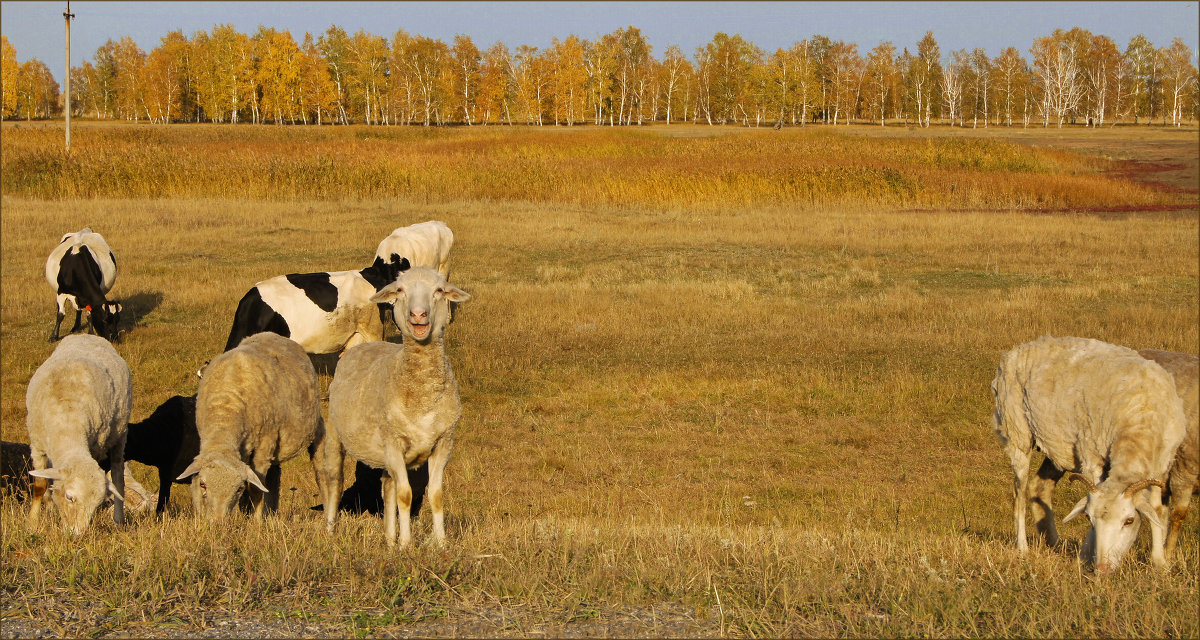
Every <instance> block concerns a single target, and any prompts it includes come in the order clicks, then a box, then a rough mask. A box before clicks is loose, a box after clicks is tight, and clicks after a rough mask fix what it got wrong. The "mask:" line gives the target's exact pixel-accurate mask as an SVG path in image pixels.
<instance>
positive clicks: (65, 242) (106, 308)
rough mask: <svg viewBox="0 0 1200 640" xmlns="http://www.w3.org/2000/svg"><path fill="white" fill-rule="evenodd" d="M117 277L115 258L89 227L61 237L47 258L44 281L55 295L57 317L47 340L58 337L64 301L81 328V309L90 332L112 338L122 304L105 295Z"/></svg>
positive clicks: (77, 326)
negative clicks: (86, 319) (73, 308)
mask: <svg viewBox="0 0 1200 640" xmlns="http://www.w3.org/2000/svg"><path fill="white" fill-rule="evenodd" d="M116 279H117V258H116V256H114V255H113V252H112V250H111V249H109V248H108V243H106V242H105V241H104V238H103V237H101V235H100V234H98V233H95V232H93V231H92V229H91V227H87V228H84V229H82V230H81V231H77V232H75V233H68V234H66V235H64V236H63V237H62V240H60V241H59V243H58V246H57V247H55V248H54V251H51V252H50V257H49V258H47V259H46V282H49V283H50V286H51V287H54V293H55V294H56V296H57V301H56V304H57V316H56V318H55V320H54V331H53V332H52V333H51V334H50V341H51V342H54V341H55V340H58V339H59V335H58V332H59V328H60V327H61V326H62V321H63V318H64V317H65V316H66V303H67V302H68V301H69V302H70V303H71V305H72V306H74V307H75V326H73V327H71V332H72V333H73V332H75V331H78V330H79V329H80V324H81V323H80V321H81V319H82V315H83V312H84V311H87V312H88V321H89V323H90V329H91V331H93V332H95V333H96V335H99V336H100V337H102V338H104V339H106V340H112V339H113V338H114V337H116V334H117V325H118V324H119V323H120V320H121V305H120V304H118V303H116V302H109V301H108V299H107V298H106V297H105V296H106V295H107V294H108V292H109V291H111V290H112V286H113V282H114V281H116Z"/></svg>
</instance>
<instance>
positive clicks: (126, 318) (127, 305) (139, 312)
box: [117, 291, 163, 334]
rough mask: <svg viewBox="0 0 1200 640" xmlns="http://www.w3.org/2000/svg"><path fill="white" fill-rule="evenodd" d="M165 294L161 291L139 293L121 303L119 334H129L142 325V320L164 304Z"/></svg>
mask: <svg viewBox="0 0 1200 640" xmlns="http://www.w3.org/2000/svg"><path fill="white" fill-rule="evenodd" d="M162 301H163V294H162V292H161V291H139V292H138V293H135V294H133V295H131V296H129V297H128V298H125V299H124V300H120V301H119V302H120V303H121V323H120V324H119V325H117V332H118V333H119V334H124V333H128V332H129V331H132V330H133V328H134V327H136V326H139V325H140V324H141V323H142V318H145V317H146V316H148V315H150V313H151V312H153V311H154V310H155V309H157V308H158V305H160V304H162Z"/></svg>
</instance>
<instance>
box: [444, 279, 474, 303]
mask: <svg viewBox="0 0 1200 640" xmlns="http://www.w3.org/2000/svg"><path fill="white" fill-rule="evenodd" d="M442 291H444V292H445V296H446V299H447V300H449V301H451V302H466V301H467V300H470V299H471V294H469V293H467V292H466V291H463V290H462V289H459V288H458V287H456V286H454V285H452V284H450V283H449V282H447V283H446V286H444V287H442Z"/></svg>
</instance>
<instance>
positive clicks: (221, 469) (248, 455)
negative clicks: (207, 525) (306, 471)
mask: <svg viewBox="0 0 1200 640" xmlns="http://www.w3.org/2000/svg"><path fill="white" fill-rule="evenodd" d="M196 430H197V431H198V432H199V435H200V453H199V454H197V455H196V459H195V460H194V461H193V462H192V464H191V465H189V466H188V468H187V469H185V470H184V471H183V473H182V474H180V475H179V479H180V480H183V479H184V478H187V477H189V476H192V475H195V476H196V477H195V478H193V479H192V501H193V504H194V506H195V508H196V512H197V514H207V515H208V517H209V518H212V519H220V518H223V517H224V516H225V515H227V514H228V513H229V512H231V511H232V510H233V508H234V506H235V505H236V504H237V502H238V498H239V497H240V496H241V494H242V491H243V490H244V489H245V488H246V484H247V483H249V484H250V485H251V486H252V487H254V489H253V490H252V491H251V492H250V499H251V502H252V503H253V505H254V515H255V517H256V518H259V519H261V518H262V515H263V502H264V497H266V498H267V500H266V501H267V508H268V509H269V510H271V511H274V510H275V509H276V508H277V507H278V504H279V475H278V473H277V472H276V473H272V474H269V475H268V471H269V470H270V469H271V468H272V467H273V466H276V467H277V466H278V465H279V464H281V463H283V462H286V461H287V460H290V459H292V458H294V457H296V456H297V455H299V454H300V453H301V452H302V451H305V450H306V449H307V450H308V452H309V456H310V457H311V458H312V460H313V467H314V468H315V470H316V475H317V483H318V485H320V486H321V487H322V488H324V486H325V485H326V484H327V483H328V481H329V478H330V477H331V475H332V474H331V473H330V471H329V470H328V469H327V468H325V467H323V466H322V465H321V464H320V463H319V462H320V461H321V460H324V459H325V457H326V456H325V454H324V452H323V450H322V447H323V446H324V441H325V439H324V427H323V425H322V422H321V404H320V398H319V397H318V392H317V373H316V371H315V370H314V369H313V365H312V362H311V361H310V360H309V358H308V355H307V354H305V352H304V349H302V348H301V347H300V345H299V344H297V343H296V342H294V341H292V340H289V339H287V338H284V337H282V336H279V335H276V334H274V333H259V334H255V335H252V336H250V337H248V338H246V339H245V340H242V341H241V343H240V344H239V345H238V346H237V347H236V348H234V349H231V350H229V351H226V352H225V353H222V354H221V355H219V356H217V357H216V358H213V360H212V362H210V363H209V364H208V368H207V369H206V370H205V373H204V377H203V378H201V380H200V389H199V391H198V393H197V397H196ZM264 476H265V477H266V479H267V482H266V484H263V481H262V480H261V478H262V477H264Z"/></svg>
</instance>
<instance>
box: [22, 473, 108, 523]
mask: <svg viewBox="0 0 1200 640" xmlns="http://www.w3.org/2000/svg"><path fill="white" fill-rule="evenodd" d="M29 475H32V476H36V477H39V478H47V479H49V480H53V481H54V485H53V490H52V491H51V492H50V496H51V499H53V500H54V506H56V507H58V513H59V514H60V515H61V516H62V520H63V524H64V525H66V527H67V531H69V532H70V533H71V535H73V536H79V535H81V534H83V532H84V531H85V530H86V529H87V528H88V525H89V524H91V522H92V516H93V515H95V514H96V509H98V508H100V503H101V502H103V501H104V496H105V494H106V493H107V492H108V491H111V492H112V493H113V495H116V496H118V497H120V496H119V494H117V490H116V487H113V486H112V485H111V484H110V483H108V482H107V478H106V477H105V475H104V472H103V471H101V470H100V467H99V466H92V467H90V468H89V467H86V466H83V465H81V466H76V467H64V468H60V469H54V468H51V469H40V470H34V471H30V472H29Z"/></svg>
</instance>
